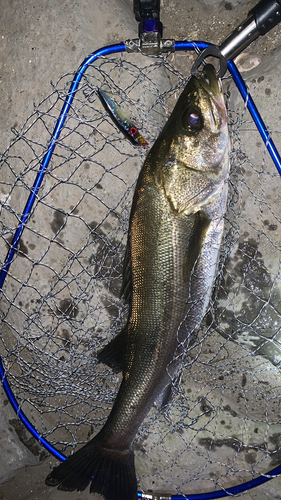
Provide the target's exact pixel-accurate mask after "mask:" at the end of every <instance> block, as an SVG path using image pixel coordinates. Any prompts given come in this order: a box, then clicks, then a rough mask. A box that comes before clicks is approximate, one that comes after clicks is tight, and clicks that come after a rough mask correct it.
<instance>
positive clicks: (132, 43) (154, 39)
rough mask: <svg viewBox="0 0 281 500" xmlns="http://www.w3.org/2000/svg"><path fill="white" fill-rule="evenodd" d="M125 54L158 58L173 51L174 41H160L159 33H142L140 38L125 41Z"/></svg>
mask: <svg viewBox="0 0 281 500" xmlns="http://www.w3.org/2000/svg"><path fill="white" fill-rule="evenodd" d="M125 45H126V50H127V52H142V53H143V54H145V55H148V56H158V55H160V54H163V53H167V52H174V51H175V40H172V39H161V38H160V35H159V33H157V32H148V33H142V34H141V37H140V38H134V39H132V40H126V42H125Z"/></svg>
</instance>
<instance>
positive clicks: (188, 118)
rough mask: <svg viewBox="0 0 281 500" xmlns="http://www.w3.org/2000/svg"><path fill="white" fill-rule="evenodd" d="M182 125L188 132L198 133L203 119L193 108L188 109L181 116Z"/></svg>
mask: <svg viewBox="0 0 281 500" xmlns="http://www.w3.org/2000/svg"><path fill="white" fill-rule="evenodd" d="M183 125H184V127H185V128H186V129H187V130H189V131H190V132H198V130H201V128H202V126H203V118H202V115H201V113H200V111H198V109H195V108H189V109H188V110H187V111H185V113H184V114H183Z"/></svg>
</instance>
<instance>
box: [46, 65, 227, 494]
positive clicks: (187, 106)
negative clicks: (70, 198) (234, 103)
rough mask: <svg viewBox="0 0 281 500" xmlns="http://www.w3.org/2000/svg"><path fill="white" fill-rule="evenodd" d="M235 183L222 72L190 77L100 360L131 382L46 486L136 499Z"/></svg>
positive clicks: (143, 193)
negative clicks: (121, 317) (149, 428)
mask: <svg viewBox="0 0 281 500" xmlns="http://www.w3.org/2000/svg"><path fill="white" fill-rule="evenodd" d="M228 176H229V134H228V125H227V111H226V107H225V103H224V97H223V93H222V88H221V82H220V80H218V78H217V75H216V72H215V69H214V67H213V66H212V65H206V66H205V68H204V71H203V73H202V74H201V75H200V76H191V77H190V79H189V80H188V82H187V85H186V87H185V89H184V90H183V92H182V94H181V95H180V97H179V99H178V101H177V103H176V105H175V107H174V110H173V111H172V113H171V115H170V118H169V119H168V121H167V123H166V124H165V126H164V128H163V130H162V132H161V133H160V135H159V136H158V138H157V139H156V141H155V143H154V145H153V146H152V148H151V150H150V151H149V153H148V155H147V157H146V160H145V162H144V165H143V167H142V169H141V171H140V174H139V177H138V180H137V183H136V188H135V192H134V196H133V201H132V208H131V213H130V220H129V230H128V241H127V247H126V252H125V258H124V265H123V283H122V290H121V294H122V295H123V297H124V299H125V301H126V302H127V303H128V304H129V313H128V320H127V323H126V325H125V326H124V328H123V329H122V330H121V331H120V332H119V333H118V334H117V335H116V336H115V337H114V338H113V340H111V341H110V342H109V343H108V344H107V345H106V346H105V347H104V348H103V349H102V350H101V351H100V352H99V353H98V360H99V361H100V362H103V363H105V364H107V365H108V366H110V367H111V368H112V369H113V370H114V371H116V372H118V371H122V372H123V377H122V381H121V384H120V388H119V391H118V394H117V396H116V400H115V402H114V404H113V407H112V410H111V412H110V414H109V416H108V419H107V421H106V422H105V424H104V426H103V427H102V429H101V430H100V431H99V432H98V433H97V434H96V436H95V437H93V438H92V439H91V440H90V441H89V442H88V443H87V444H86V445H84V446H83V447H82V448H81V449H79V450H78V451H76V452H75V453H74V454H73V455H71V456H69V457H68V458H67V459H66V460H65V461H64V462H62V463H61V464H60V465H58V466H57V467H56V468H54V469H53V471H52V472H51V473H50V474H49V476H48V477H47V479H46V483H47V485H50V486H58V489H61V490H66V491H74V490H78V491H83V490H84V489H85V488H86V487H87V486H88V484H89V483H91V486H90V491H91V492H96V493H100V494H101V495H103V497H104V498H105V499H106V500H136V499H137V495H138V494H137V478H136V472H135V466H134V451H133V442H134V438H135V435H136V433H137V431H138V429H139V427H140V426H141V424H142V422H143V420H144V418H145V417H146V415H147V414H148V412H149V410H150V409H151V407H152V406H153V405H154V404H155V402H156V401H157V403H158V404H159V405H160V406H165V405H166V404H167V402H168V401H170V400H171V399H170V398H171V397H172V396H173V386H174V384H175V383H176V381H177V380H178V378H179V376H180V371H181V363H182V359H183V356H184V353H186V352H187V350H188V348H189V347H190V346H192V342H193V341H194V339H195V338H196V333H197V331H198V329H199V327H200V325H201V323H202V319H203V317H204V315H205V314H206V311H207V308H208V303H209V300H210V296H211V292H212V288H213V284H214V279H215V275H216V272H217V268H218V260H219V252H220V246H221V241H222V235H223V227H224V215H225V211H226V205H227V193H228Z"/></svg>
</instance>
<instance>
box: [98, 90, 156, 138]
mask: <svg viewBox="0 0 281 500" xmlns="http://www.w3.org/2000/svg"><path fill="white" fill-rule="evenodd" d="M98 96H99V98H100V100H101V102H102V104H103V106H104V108H105V109H106V111H108V112H109V113H110V115H111V117H112V119H113V121H114V123H115V124H116V125H117V127H118V128H119V130H121V132H123V134H124V135H125V137H127V139H129V140H130V141H131V143H132V144H134V145H135V146H147V142H146V140H145V139H144V138H143V137H142V135H141V134H140V133H139V131H138V128H137V127H136V125H135V124H134V123H133V122H132V121H131V120H130V119H129V118H127V117H126V116H125V115H124V113H123V111H122V110H121V109H120V107H119V106H118V105H117V104H116V102H115V101H114V100H113V99H111V98H110V97H109V96H108V95H107V94H106V92H105V91H104V90H102V89H101V88H98Z"/></svg>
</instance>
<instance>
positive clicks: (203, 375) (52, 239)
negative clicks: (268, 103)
mask: <svg viewBox="0 0 281 500" xmlns="http://www.w3.org/2000/svg"><path fill="white" fill-rule="evenodd" d="M137 57H139V60H137V59H136V58H137ZM131 60H132V58H130V56H128V55H125V56H124V55H122V56H120V57H117V58H116V57H114V58H110V57H103V58H101V59H100V60H99V65H98V66H90V67H89V68H88V70H87V72H86V74H85V76H83V78H82V81H81V84H80V86H79V89H78V91H77V93H76V96H75V98H74V101H73V103H72V106H71V109H70V112H69V114H68V117H67V119H66V123H65V126H64V128H63V130H62V133H61V135H60V138H59V140H58V141H57V145H56V148H55V152H54V154H53V156H52V160H51V162H50V164H49V166H48V169H47V171H46V174H45V177H44V182H43V184H42V186H41V188H40V190H39V193H38V196H37V198H36V202H35V205H34V206H33V209H32V214H31V217H30V218H29V220H28V221H27V223H26V226H25V229H24V232H23V236H22V238H21V240H20V244H19V248H18V251H17V253H16V255H15V257H14V260H13V262H12V264H11V267H10V269H9V272H8V275H7V279H6V281H5V283H4V287H3V291H2V297H1V302H0V310H1V319H2V324H1V340H0V354H1V356H2V362H3V365H4V369H5V372H6V377H7V380H8V382H9V384H10V386H11V389H12V391H13V393H14V395H15V397H16V399H17V401H18V404H19V407H20V409H21V410H22V411H23V412H24V413H25V414H26V416H27V417H28V418H29V420H30V422H31V423H32V425H34V427H35V428H36V429H37V432H38V433H39V434H40V436H42V437H44V438H45V439H47V440H48V441H49V442H50V443H51V444H52V446H54V447H55V448H56V449H57V450H59V451H60V452H62V453H64V454H66V455H68V454H70V453H71V452H72V451H73V450H74V449H76V448H77V447H79V446H80V445H81V444H82V443H85V442H87V441H88V440H89V438H90V437H92V436H93V435H94V434H96V433H97V432H98V431H99V430H100V429H101V427H102V426H103V425H104V423H105V421H106V418H107V416H108V414H109V411H110V409H111V407H112V404H113V402H114V400H115V397H116V393H117V390H118V387H119V384H120V381H121V374H120V375H118V374H117V375H116V374H113V373H112V371H111V369H110V368H107V367H105V366H104V365H102V364H98V363H97V359H96V353H97V351H99V350H100V349H101V348H102V347H103V346H104V345H105V344H107V343H108V342H109V340H110V339H112V338H113V337H114V335H115V334H116V333H117V332H118V331H120V329H121V327H122V325H123V324H124V323H125V321H126V316H127V308H126V306H125V305H124V303H123V301H122V300H120V298H119V293H120V288H121V282H122V278H121V276H122V264H123V257H124V251H125V246H126V240H127V229H128V217H129V213H130V206H131V201H132V195H133V192H134V186H135V182H136V179H137V176H138V173H139V171H140V168H141V166H142V164H143V162H144V159H145V156H146V154H147V151H148V149H149V148H150V147H151V146H152V144H153V142H154V140H155V139H156V138H157V136H158V134H159V132H160V131H161V129H162V127H163V125H164V123H165V121H166V120H167V118H168V116H169V115H170V113H171V110H172V109H173V107H174V105H175V103H176V100H177V98H178V96H179V94H180V92H181V89H182V88H183V87H184V85H185V83H186V81H187V77H188V72H187V74H185V75H184V74H182V72H181V71H180V70H179V69H178V66H177V65H176V58H175V59H174V56H169V57H157V58H154V57H152V58H143V57H141V56H136V55H134V63H132V62H131ZM189 70H190V68H189ZM72 79H73V74H67V75H65V76H64V77H62V78H61V79H60V80H59V81H58V82H57V83H56V84H55V85H53V87H52V91H51V93H50V95H49V96H48V97H47V98H46V99H44V100H43V101H42V102H41V103H40V104H39V105H38V106H36V107H35V108H34V112H33V113H32V114H31V115H30V116H29V118H28V119H27V120H26V122H25V123H24V125H23V126H22V128H20V129H17V130H16V129H13V139H12V142H11V145H10V147H8V149H7V150H6V151H5V152H4V153H3V154H2V156H1V171H0V200H1V222H0V256H1V265H2V264H3V261H4V258H5V256H6V253H7V251H8V249H9V246H10V245H11V241H12V237H13V234H14V232H15V230H16V228H17V226H18V223H19V220H20V217H21V214H22V211H23V207H24V206H25V203H26V201H27V199H28V196H29V194H30V191H31V188H32V185H33V182H34V179H35V177H36V174H37V173H38V170H39V167H40V164H41V162H42V159H43V157H44V155H45V153H46V150H47V147H48V144H49V143H50V140H51V137H52V132H53V130H54V126H55V123H56V120H57V118H58V116H59V113H60V111H61V108H62V105H63V102H64V100H65V98H66V96H67V93H68V90H69V85H70V82H71V81H72ZM101 86H103V89H104V90H105V91H107V92H108V93H109V94H110V95H111V96H113V98H114V99H115V100H116V101H117V102H118V104H120V106H121V107H122V110H123V111H124V113H125V114H127V115H128V116H130V117H131V118H132V119H133V120H134V122H135V123H136V124H137V126H138V128H139V130H140V131H141V134H142V135H143V137H144V138H145V139H146V140H147V141H148V143H149V144H148V147H147V148H146V149H144V148H136V147H134V146H132V145H131V143H130V142H128V140H127V139H126V138H125V137H124V136H123V135H122V133H121V132H120V131H119V130H118V128H117V127H116V126H115V125H114V123H113V122H112V120H111V118H110V116H109V115H108V114H107V113H106V111H105V109H104V108H103V106H102V105H101V102H100V100H99V98H98V96H97V87H101ZM229 88H231V95H233V93H235V86H234V85H233V83H231V80H230V79H226V80H225V82H224V89H225V92H226V99H227V101H228V107H229V127H230V135H231V155H230V157H231V175H230V180H229V203H228V210H227V213H226V216H225V234H224V240H223V244H222V248H221V257H220V266H219V270H218V275H217V279H216V283H215V286H214V290H213V295H212V300H211V304H210V308H209V311H208V313H207V315H206V317H205V320H204V322H203V324H202V327H201V330H200V332H199V333H198V338H197V340H196V342H195V343H194V344H193V345H192V346H191V347H190V349H189V351H188V352H187V353H186V357H185V365H184V370H183V374H182V380H181V384H180V385H179V386H178V388H177V390H176V392H175V394H174V398H173V400H172V402H171V403H170V404H169V405H168V407H167V408H166V409H165V411H159V409H158V408H157V407H155V408H153V409H152V410H151V411H150V413H149V415H148V417H147V418H146V419H145V421H144V423H143V425H142V427H141V428H140V431H139V433H138V435H137V437H136V440H135V445H134V446H135V455H136V458H135V460H136V471H137V477H138V479H139V489H140V490H141V491H144V492H146V493H154V494H157V493H162V494H167V495H168V494H169V495H171V494H178V495H184V494H192V493H197V492H198V491H200V492H204V491H213V490H216V489H220V488H229V487H231V486H233V485H237V484H239V483H242V482H244V481H249V480H251V479H252V478H255V477H257V476H259V475H260V474H265V473H266V472H267V471H268V470H270V469H272V468H273V467H275V466H277V465H278V464H280V463H281V447H280V446H281V440H280V436H281V404H280V403H281V402H280V395H281V371H280V362H281V344H280V342H281V340H280V339H281V333H280V328H281V306H280V304H281V302H280V296H281V279H280V278H281V276H280V245H281V243H280V241H281V240H280V234H281V232H280V231H281V221H280V217H279V215H278V214H279V213H280V196H279V192H280V188H279V185H280V177H279V174H278V173H277V171H276V169H275V166H274V165H273V163H272V160H271V158H270V157H269V155H268V153H267V152H266V149H265V146H264V145H263V144H262V141H261V139H260V136H259V134H258V132H257V130H256V128H255V126H254V124H253V122H252V120H251V118H250V117H249V115H248V112H247V111H246V109H245V107H244V104H243V102H242V100H241V101H240V107H238V108H237V106H235V109H234V108H232V102H231V100H229V99H228V97H227V95H228V94H229ZM265 119H266V117H265ZM274 126H275V124H274ZM278 132H280V130H278V129H276V130H275V131H274V132H272V135H273V137H274V139H275V141H276V142H277V145H278V141H277V139H278Z"/></svg>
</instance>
